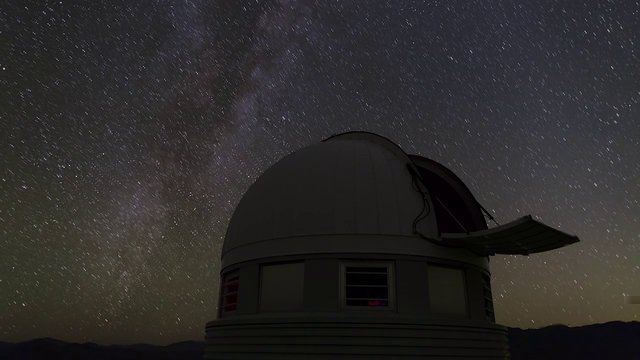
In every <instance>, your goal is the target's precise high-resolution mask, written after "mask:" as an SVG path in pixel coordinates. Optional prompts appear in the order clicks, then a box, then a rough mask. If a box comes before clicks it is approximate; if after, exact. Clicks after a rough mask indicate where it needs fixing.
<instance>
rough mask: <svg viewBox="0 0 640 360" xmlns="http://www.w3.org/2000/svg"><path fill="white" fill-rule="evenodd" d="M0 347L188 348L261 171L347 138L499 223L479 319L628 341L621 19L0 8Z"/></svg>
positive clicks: (444, 11)
mask: <svg viewBox="0 0 640 360" xmlns="http://www.w3.org/2000/svg"><path fill="white" fill-rule="evenodd" d="M0 24H1V25H0V29H1V30H0V89H1V90H0V91H1V93H0V341H21V340H26V339H31V338H36V337H45V336H47V337H56V338H59V339H63V340H68V341H81V342H84V341H93V342H98V343H137V342H147V343H157V344H165V343H170V342H174V341H180V340H191V339H195V340H202V339H203V337H204V325H205V322H206V321H209V320H212V319H213V318H214V317H215V313H216V302H217V292H218V272H219V270H220V268H219V255H220V249H221V246H222V241H223V237H224V233H225V229H226V226H227V224H228V221H229V218H230V216H231V214H232V211H233V209H234V207H235V205H236V204H237V203H238V201H239V200H240V198H241V196H242V194H243V193H244V191H245V190H246V189H247V188H248V187H249V185H250V184H251V183H252V182H253V181H254V180H255V179H256V177H257V176H258V175H259V174H260V173H261V172H263V171H264V170H265V169H266V168H268V167H269V166H270V165H272V164H273V163H274V162H276V161H277V160H278V159H280V158H282V157H283V156H285V155H287V154H289V153H290V152H292V151H295V150H296V149H299V148H301V147H304V146H307V145H310V144H313V143H316V142H318V141H320V140H322V139H324V138H326V137H328V136H330V135H332V134H336V133H340V132H343V131H348V130H367V131H372V132H376V133H379V134H381V135H383V136H387V137H389V138H390V139H391V140H393V141H395V142H396V143H398V144H399V145H400V146H401V147H402V148H403V149H404V150H405V151H407V152H409V153H417V154H421V155H424V156H426V157H429V158H432V159H434V160H436V161H439V162H441V163H442V164H444V165H446V166H447V167H449V168H450V169H452V170H453V171H454V172H455V173H456V174H458V175H459V176H460V177H461V178H462V180H463V181H464V182H465V183H466V184H467V185H468V186H469V187H470V188H471V190H472V191H473V193H474V194H475V195H476V197H477V198H478V200H479V201H480V202H481V203H482V204H483V205H484V206H485V207H486V208H487V209H488V210H489V211H490V212H491V213H492V214H493V215H494V216H495V217H496V219H497V220H498V221H499V222H500V223H506V222H508V221H510V220H513V219H515V218H518V217H520V216H523V215H526V214H533V215H535V216H536V217H537V218H538V219H541V220H542V221H544V222H546V223H549V224H551V225H553V226H554V227H557V228H559V229H562V230H563V231H565V232H568V233H571V234H576V235H578V236H580V238H581V240H582V241H581V242H580V243H579V244H575V245H572V246H570V247H566V248H563V249H561V250H558V251H553V252H549V253H543V254H536V255H531V256H529V257H516V256H496V257H493V258H492V261H491V267H492V271H493V276H494V280H493V293H494V299H495V308H496V320H497V322H498V323H501V324H504V325H507V326H517V327H523V328H529V327H541V326H545V325H549V324H556V323H563V324H568V325H583V324H591V323H598V322H606V321H612V320H622V321H632V320H640V305H629V304H625V296H626V295H640V223H639V220H638V215H639V214H640V202H639V199H640V165H639V164H640V158H639V155H638V154H639V153H640V104H639V102H640V35H639V34H640V3H638V2H637V1H628V0H627V1H600V0H597V1H596V0H590V1H586V2H583V1H566V2H562V1H520V2H513V1H504V2H498V1H492V2H489V1H480V0H479V1H467V0H465V1H428V2H418V1H367V2H365V1H356V0H352V1H328V0H327V1H324V0H323V1H319V0H318V1H286V0H282V1H246V2H242V1H236V0H218V1H204V0H202V1H197V0H194V1H185V2H169V1H142V2H131V1H121V2H118V1H108V2H101V3H100V4H98V2H72V1H40V2H22V1H14V2H10V3H6V2H3V4H2V5H0Z"/></svg>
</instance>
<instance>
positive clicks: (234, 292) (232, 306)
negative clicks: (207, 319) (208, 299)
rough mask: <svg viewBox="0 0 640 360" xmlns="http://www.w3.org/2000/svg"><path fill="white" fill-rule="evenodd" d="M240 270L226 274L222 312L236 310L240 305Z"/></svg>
mask: <svg viewBox="0 0 640 360" xmlns="http://www.w3.org/2000/svg"><path fill="white" fill-rule="evenodd" d="M239 280H240V279H239V277H238V272H237V271H236V272H233V273H229V274H226V275H225V276H224V280H223V281H222V301H221V302H222V306H221V309H222V312H223V313H227V312H232V311H236V309H237V307H238V287H239V286H240V282H239Z"/></svg>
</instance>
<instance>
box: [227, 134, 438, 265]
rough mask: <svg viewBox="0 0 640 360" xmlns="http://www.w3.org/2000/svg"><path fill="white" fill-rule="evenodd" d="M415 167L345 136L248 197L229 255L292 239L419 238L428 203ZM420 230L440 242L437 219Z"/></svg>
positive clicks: (309, 152)
mask: <svg viewBox="0 0 640 360" xmlns="http://www.w3.org/2000/svg"><path fill="white" fill-rule="evenodd" d="M408 166H410V167H413V166H414V165H413V163H412V161H411V160H410V159H409V157H408V156H407V155H406V154H405V153H404V152H403V151H402V150H401V149H400V148H399V147H397V146H396V145H395V144H393V143H392V142H390V141H389V140H387V139H385V138H383V137H380V136H378V135H375V134H370V133H347V134H342V135H339V136H335V137H332V138H330V139H328V140H325V141H323V142H321V143H319V144H316V145H312V146H309V147H306V148H303V149H301V150H299V151H296V152H294V153H293V154H291V155H289V156H286V157H285V158H283V159H282V160H280V161H279V162H277V163H276V164H275V165H273V166H271V167H270V168H269V169H268V170H267V171H266V172H264V173H263V174H262V175H261V176H260V177H259V178H258V179H257V180H256V182H255V183H254V184H253V185H252V186H251V187H250V188H249V190H248V191H247V192H246V194H245V195H244V197H243V198H242V200H241V201H240V203H239V204H238V206H237V208H236V210H235V212H234V214H233V217H232V218H231V222H230V224H229V227H228V230H227V235H226V238H225V243H224V248H223V256H224V254H225V253H227V252H229V251H231V250H233V249H235V248H238V247H243V246H246V245H249V244H251V243H257V242H263V241H266V240H273V239H282V238H288V237H299V236H310V235H338V234H372V235H373V234H378V235H401V236H416V235H415V234H414V229H413V223H414V220H415V219H416V218H417V217H418V216H419V215H420V214H421V212H422V210H423V206H424V200H423V197H422V194H421V193H420V192H419V190H418V189H417V188H416V185H415V184H414V182H413V178H412V174H411V172H410V171H409V169H408ZM427 201H429V200H427ZM429 205H430V204H427V206H429ZM418 226H419V229H420V232H421V233H422V234H423V235H426V236H434V237H435V236H436V235H437V229H436V227H435V220H434V219H433V212H431V213H430V214H429V217H427V218H426V219H422V220H421V221H420V222H419V224H418Z"/></svg>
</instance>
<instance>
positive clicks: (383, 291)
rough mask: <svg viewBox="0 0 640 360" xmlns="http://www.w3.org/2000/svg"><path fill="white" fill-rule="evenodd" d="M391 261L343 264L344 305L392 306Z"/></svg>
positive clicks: (366, 306) (365, 306)
mask: <svg viewBox="0 0 640 360" xmlns="http://www.w3.org/2000/svg"><path fill="white" fill-rule="evenodd" d="M391 270H392V268H391V264H390V263H368V262H367V263H348V264H343V281H344V283H343V285H344V286H343V289H344V290H343V291H344V305H345V306H347V307H361V308H382V309H384V308H387V309H388V308H390V307H391V305H392V300H393V299H392V295H393V291H392V287H391V279H392V273H391Z"/></svg>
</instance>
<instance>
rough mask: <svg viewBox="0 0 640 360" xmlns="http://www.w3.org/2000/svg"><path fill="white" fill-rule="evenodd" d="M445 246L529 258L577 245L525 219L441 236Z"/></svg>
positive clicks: (529, 217) (480, 252)
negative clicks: (485, 228)
mask: <svg viewBox="0 0 640 360" xmlns="http://www.w3.org/2000/svg"><path fill="white" fill-rule="evenodd" d="M441 241H442V244H443V245H445V246H453V247H464V248H467V249H469V250H471V251H473V252H475V253H476V254H478V255H484V256H487V255H495V254H504V255H529V254H535V253H539V252H544V251H549V250H554V249H557V248H560V247H563V246H566V245H569V244H573V243H576V242H578V241H580V240H579V239H578V237H577V236H572V235H569V234H566V233H564V232H562V231H560V230H556V229H554V228H552V227H550V226H548V225H545V224H543V223H541V222H539V221H536V220H534V219H532V218H531V216H530V215H529V216H525V217H522V218H520V219H517V220H514V221H512V222H510V223H508V224H505V225H501V226H497V227H494V228H491V229H488V230H481V231H475V232H471V233H468V234H467V233H459V234H458V233H456V234H451V233H445V234H442V238H441Z"/></svg>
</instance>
